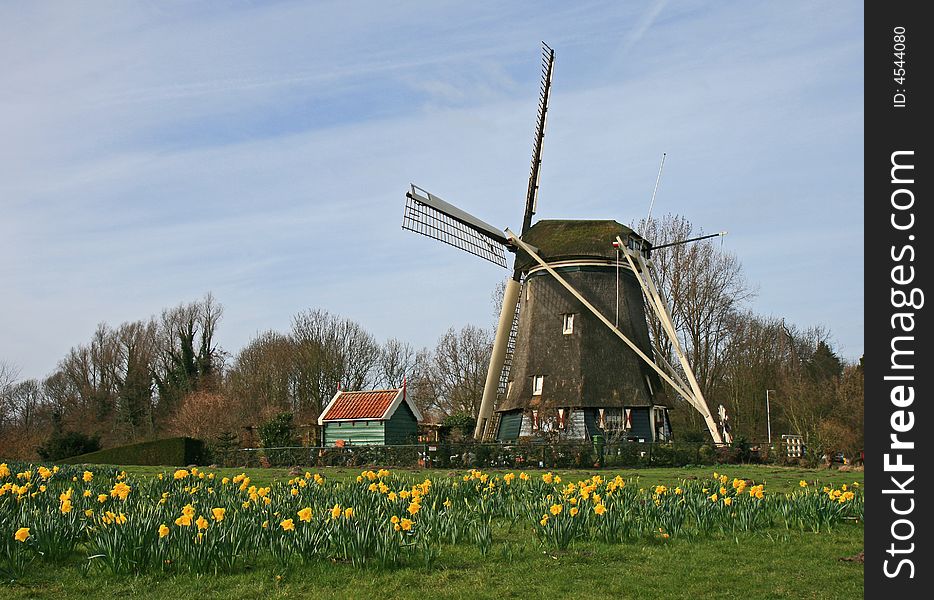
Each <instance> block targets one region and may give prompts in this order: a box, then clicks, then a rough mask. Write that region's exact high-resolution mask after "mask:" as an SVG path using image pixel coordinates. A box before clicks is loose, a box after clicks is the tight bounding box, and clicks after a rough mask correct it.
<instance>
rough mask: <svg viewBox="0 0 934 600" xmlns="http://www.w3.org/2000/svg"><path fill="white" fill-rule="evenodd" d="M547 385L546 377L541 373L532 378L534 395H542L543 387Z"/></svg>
mask: <svg viewBox="0 0 934 600" xmlns="http://www.w3.org/2000/svg"><path fill="white" fill-rule="evenodd" d="M544 385H545V378H544V377H543V376H541V375H536V376H535V377H533V378H532V395H533V396H541V395H542V387H544Z"/></svg>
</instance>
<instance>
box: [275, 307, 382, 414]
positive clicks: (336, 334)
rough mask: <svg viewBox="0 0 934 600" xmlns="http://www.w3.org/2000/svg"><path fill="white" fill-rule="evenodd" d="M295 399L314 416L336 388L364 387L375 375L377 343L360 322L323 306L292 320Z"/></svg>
mask: <svg viewBox="0 0 934 600" xmlns="http://www.w3.org/2000/svg"><path fill="white" fill-rule="evenodd" d="M291 338H292V341H293V343H294V344H295V353H294V360H295V362H294V368H295V374H296V385H295V401H296V403H297V404H298V405H299V406H300V407H301V409H302V410H307V411H309V415H310V416H311V417H317V416H318V414H320V412H321V410H322V408H324V405H325V404H326V403H327V402H328V401H329V400H330V399H331V397H332V396H333V395H334V393H335V392H336V391H337V388H338V386H340V387H341V388H342V389H363V388H365V387H367V386H368V384H370V383H371V382H372V380H373V378H374V370H375V367H376V364H377V362H378V359H379V345H378V344H377V343H376V340H375V339H373V336H372V335H370V334H369V333H368V332H367V331H366V330H364V329H363V328H362V327H361V326H360V325H359V324H357V323H355V322H353V321H350V320H348V319H343V318H341V317H338V316H336V315H332V314H331V313H329V312H327V311H324V310H320V309H318V310H310V311H307V312H304V313H301V314H299V315H296V316H295V317H294V318H293V320H292V334H291Z"/></svg>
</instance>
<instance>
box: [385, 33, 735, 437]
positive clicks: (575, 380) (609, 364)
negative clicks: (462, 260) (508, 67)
mask: <svg viewBox="0 0 934 600" xmlns="http://www.w3.org/2000/svg"><path fill="white" fill-rule="evenodd" d="M554 61H555V52H554V50H553V49H552V48H550V47H549V46H548V45H547V44H544V43H543V44H542V80H541V92H540V95H539V102H538V118H537V122H536V127H535V137H534V142H533V146H532V165H531V172H530V174H529V185H528V190H527V194H526V198H525V211H524V213H523V216H522V228H521V230H520V233H519V234H518V235H517V234H515V233H513V232H512V231H510V230H509V229H508V228H507V229H506V230H500V229H498V228H496V227H494V226H493V225H490V224H489V223H486V222H484V221H482V220H480V219H478V218H476V217H474V216H473V215H471V214H469V213H467V212H465V211H463V210H461V209H460V208H457V207H456V206H454V205H452V204H449V203H447V202H445V201H444V200H442V199H441V198H439V197H438V196H435V195H434V194H431V193H430V192H428V191H426V190H424V189H422V188H419V187H417V186H415V185H412V186H411V188H410V190H409V191H408V192H407V193H406V203H405V212H404V216H403V223H402V228H403V229H406V230H409V231H413V232H415V233H419V234H422V235H425V236H427V237H430V238H433V239H436V240H439V241H441V242H444V243H446V244H449V245H451V246H454V247H456V248H459V249H461V250H464V251H466V252H468V253H470V254H473V255H475V256H478V257H480V258H482V259H485V260H487V261H489V262H492V263H493V264H496V265H498V266H500V267H503V268H507V269H508V268H509V265H508V262H507V258H506V252H507V251H509V252H510V253H512V254H513V255H514V260H513V264H512V277H511V278H510V279H509V280H508V281H507V283H506V287H505V290H504V293H503V305H502V309H501V311H500V316H499V321H498V324H497V328H496V336H495V339H494V343H493V351H492V355H491V358H490V364H489V368H488V370H487V376H486V382H485V385H484V390H483V397H482V400H481V403H480V409H479V413H478V415H477V425H476V429H475V431H474V437H475V438H476V439H498V440H500V441H512V440H515V439H517V438H519V437H525V436H536V435H556V436H559V437H564V438H570V439H586V438H589V437H592V436H594V435H598V434H612V435H615V436H620V437H622V438H625V439H632V440H638V441H649V442H653V441H661V440H667V439H670V437H671V427H670V423H669V420H668V407H667V405H666V395H665V393H664V391H663V387H662V381H664V382H666V383H667V384H668V385H669V386H671V388H672V389H673V390H675V392H676V393H677V394H679V395H681V396H682V397H683V398H685V400H687V401H688V402H689V403H690V404H691V405H692V406H693V407H694V408H695V409H696V410H698V411H699V412H700V413H701V415H702V416H703V417H704V419H705V422H706V423H707V426H708V429H709V430H710V433H711V436H712V437H713V439H714V441H715V442H716V443H722V438H721V436H720V432H719V430H718V428H717V424H716V422H715V421H714V419H713V417H712V416H711V414H710V410H709V409H708V408H707V403H706V401H705V400H704V397H703V395H702V393H701V391H700V388H699V386H698V384H697V381H696V379H695V377H694V373H693V371H692V370H691V367H690V365H689V364H688V361H687V358H686V356H685V355H684V352H683V351H682V349H681V347H680V344H679V343H678V336H677V333H676V332H675V330H674V326H673V324H672V322H671V318H670V313H669V311H668V308H667V307H666V306H665V303H664V301H663V300H662V298H661V296H660V295H659V293H658V290H657V288H656V286H655V283H654V280H653V279H652V276H651V273H650V269H649V262H648V261H649V260H650V255H651V251H652V246H651V243H649V242H648V241H647V240H644V239H643V238H642V237H641V236H639V235H638V234H637V233H636V232H635V231H633V230H632V229H630V228H629V227H626V226H625V225H622V224H620V223H618V222H616V221H614V220H540V221H538V222H536V223H534V224H533V223H532V218H533V217H534V215H535V213H536V212H537V209H538V191H539V183H540V176H541V165H542V144H543V141H544V136H545V125H546V119H547V113H548V102H549V97H550V95H551V82H552V75H553V72H554ZM646 305H648V306H649V308H650V309H651V310H652V311H653V312H655V314H656V315H657V316H658V317H659V319H660V321H661V322H662V326H663V328H664V331H665V333H666V334H667V335H668V337H669V338H670V339H671V341H672V347H673V349H674V352H675V354H676V356H678V359H679V361H680V365H681V371H680V372H679V371H677V370H676V369H675V368H674V367H673V366H672V365H671V364H668V362H667V361H665V360H664V358H662V356H661V355H660V354H658V353H653V350H652V346H651V343H650V341H649V334H648V326H647V323H646V317H645V307H646ZM607 315H610V316H607ZM653 354H654V356H655V358H654V359H653ZM685 380H686V381H685Z"/></svg>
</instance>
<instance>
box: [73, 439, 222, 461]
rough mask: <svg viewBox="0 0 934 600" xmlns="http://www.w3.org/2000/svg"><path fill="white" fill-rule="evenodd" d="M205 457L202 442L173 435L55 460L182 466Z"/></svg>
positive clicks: (204, 459) (202, 459) (205, 458)
mask: <svg viewBox="0 0 934 600" xmlns="http://www.w3.org/2000/svg"><path fill="white" fill-rule="evenodd" d="M207 458H208V455H207V451H206V449H205V446H204V442H203V441H201V440H196V439H193V438H189V437H175V438H165V439H161V440H153V441H151V442H140V443H138V444H130V445H128V446H117V447H115V448H107V449H105V450H98V451H97V452H91V453H88V454H82V455H80V456H72V457H71V458H67V459H64V460H61V461H59V462H62V463H65V464H70V465H77V464H91V465H148V466H185V465H198V464H204V462H205V461H206V460H207Z"/></svg>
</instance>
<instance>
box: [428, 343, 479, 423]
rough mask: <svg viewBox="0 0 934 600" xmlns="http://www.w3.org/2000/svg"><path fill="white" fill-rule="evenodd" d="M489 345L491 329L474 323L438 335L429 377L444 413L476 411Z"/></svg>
mask: <svg viewBox="0 0 934 600" xmlns="http://www.w3.org/2000/svg"><path fill="white" fill-rule="evenodd" d="M492 349H493V336H492V334H491V333H490V331H489V330H487V329H482V328H480V327H476V326H474V325H467V326H465V327H464V328H463V329H461V330H460V331H456V330H455V329H454V328H453V327H452V328H451V329H449V330H448V331H447V332H446V333H445V334H444V335H443V336H441V339H440V340H439V341H438V345H437V347H436V348H435V352H434V360H433V361H432V366H431V374H430V376H429V379H430V381H431V385H432V387H433V388H434V395H435V397H436V398H437V399H438V400H437V404H438V408H439V410H440V411H441V412H442V413H443V414H445V415H450V414H454V413H467V414H470V415H476V414H477V411H478V410H479V408H480V399H481V398H482V396H483V385H484V383H485V382H486V371H487V367H488V366H489V364H490V353H491V352H492Z"/></svg>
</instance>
